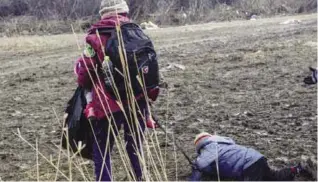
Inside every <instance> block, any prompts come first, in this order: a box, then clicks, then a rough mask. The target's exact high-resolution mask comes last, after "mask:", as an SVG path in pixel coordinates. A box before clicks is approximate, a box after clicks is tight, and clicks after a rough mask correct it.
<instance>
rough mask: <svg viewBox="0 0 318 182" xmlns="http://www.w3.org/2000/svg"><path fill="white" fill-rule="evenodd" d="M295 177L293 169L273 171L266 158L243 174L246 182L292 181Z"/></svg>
mask: <svg viewBox="0 0 318 182" xmlns="http://www.w3.org/2000/svg"><path fill="white" fill-rule="evenodd" d="M294 177H295V174H294V173H293V172H292V170H291V168H284V169H280V170H274V169H271V168H270V167H269V166H268V163H267V159H266V158H261V159H260V160H258V161H257V162H255V163H254V164H253V165H251V166H250V167H249V168H247V169H246V170H244V172H243V180H244V181H291V180H293V179H294Z"/></svg>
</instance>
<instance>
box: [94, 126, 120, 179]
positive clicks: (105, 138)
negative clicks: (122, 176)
mask: <svg viewBox="0 0 318 182" xmlns="http://www.w3.org/2000/svg"><path fill="white" fill-rule="evenodd" d="M95 122H96V123H92V124H93V126H94V133H95V135H96V139H97V142H96V140H95V138H93V140H94V143H93V160H94V164H95V175H96V181H111V180H112V175H111V174H112V171H111V165H110V160H111V156H110V154H111V151H112V149H113V145H114V137H115V136H117V134H118V131H119V129H120V128H117V130H116V128H115V127H114V131H115V133H113V132H112V131H111V129H110V127H109V126H110V125H109V124H108V123H109V122H108V121H107V120H99V121H95ZM113 126H114V125H113ZM115 126H117V127H120V125H117V124H116V125H115ZM104 156H105V161H104V160H103V158H104Z"/></svg>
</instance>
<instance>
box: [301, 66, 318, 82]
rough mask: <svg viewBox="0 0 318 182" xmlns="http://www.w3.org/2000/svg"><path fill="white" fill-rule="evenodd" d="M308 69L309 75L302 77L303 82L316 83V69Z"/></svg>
mask: <svg viewBox="0 0 318 182" xmlns="http://www.w3.org/2000/svg"><path fill="white" fill-rule="evenodd" d="M309 70H310V71H311V75H310V76H307V77H306V78H305V79H304V83H305V84H307V85H314V84H317V77H318V72H317V69H315V68H312V67H309Z"/></svg>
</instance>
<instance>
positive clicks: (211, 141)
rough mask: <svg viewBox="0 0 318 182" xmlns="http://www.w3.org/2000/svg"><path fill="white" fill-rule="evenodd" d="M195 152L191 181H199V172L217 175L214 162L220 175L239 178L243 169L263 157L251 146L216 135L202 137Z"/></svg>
mask: <svg viewBox="0 0 318 182" xmlns="http://www.w3.org/2000/svg"><path fill="white" fill-rule="evenodd" d="M197 152H198V153H199V156H198V157H197V159H196V160H195V165H196V168H197V169H198V170H194V171H193V173H192V176H191V177H190V180H192V181H199V180H200V178H201V172H204V173H208V174H211V175H212V174H215V175H217V174H216V172H217V166H216V164H218V171H219V175H220V177H223V178H231V179H237V180H240V179H241V177H242V174H243V171H244V170H245V169H247V168H248V167H250V166H251V165H252V164H254V163H255V162H256V161H258V160H259V159H261V158H262V157H263V155H262V154H261V153H259V152H258V151H256V150H254V149H252V148H247V147H244V146H241V145H237V144H235V142H234V141H233V140H232V139H230V138H227V137H222V136H217V135H214V136H211V137H207V138H204V139H202V141H201V142H200V143H199V144H198V146H197Z"/></svg>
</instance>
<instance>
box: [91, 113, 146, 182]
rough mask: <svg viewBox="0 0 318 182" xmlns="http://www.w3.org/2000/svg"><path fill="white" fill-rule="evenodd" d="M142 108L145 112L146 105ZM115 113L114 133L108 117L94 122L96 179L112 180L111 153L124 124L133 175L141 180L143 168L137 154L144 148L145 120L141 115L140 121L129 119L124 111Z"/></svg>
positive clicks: (112, 122)
mask: <svg viewBox="0 0 318 182" xmlns="http://www.w3.org/2000/svg"><path fill="white" fill-rule="evenodd" d="M142 108H143V109H142ZM142 108H141V112H142V113H145V111H146V109H145V108H146V107H142ZM113 115H114V119H115V121H113V120H112V121H111V126H112V127H113V130H114V133H113V132H112V131H111V129H110V125H109V122H108V121H107V119H105V120H99V121H96V123H94V132H95V135H96V138H97V141H98V143H97V142H96V141H95V139H94V144H93V160H94V164H95V175H96V181H111V179H112V177H111V174H112V172H111V165H110V163H111V157H110V153H111V151H112V149H113V146H114V142H115V139H114V137H115V136H117V135H118V132H119V130H120V129H121V127H122V126H123V127H124V139H125V145H126V151H127V154H128V157H129V159H130V163H131V166H132V169H133V173H135V174H133V175H134V176H135V177H136V179H137V180H141V178H142V169H141V166H140V162H139V157H138V155H137V154H138V153H140V150H142V147H141V145H142V142H143V132H144V130H145V122H144V121H143V120H142V118H141V117H139V120H138V121H133V120H132V119H128V121H127V120H126V118H125V117H124V115H123V113H115V114H113ZM127 116H128V117H129V113H127ZM108 137H109V138H108ZM106 145H107V146H106ZM105 151H106V152H105ZM103 156H105V165H104V167H103V169H102V166H103ZM128 167H129V166H128Z"/></svg>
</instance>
